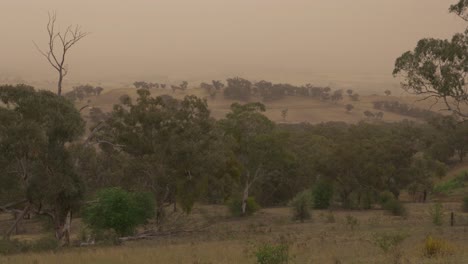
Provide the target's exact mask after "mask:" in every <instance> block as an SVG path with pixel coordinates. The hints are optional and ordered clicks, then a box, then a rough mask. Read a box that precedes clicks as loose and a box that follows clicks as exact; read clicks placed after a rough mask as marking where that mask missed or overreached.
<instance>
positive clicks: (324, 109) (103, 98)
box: [78, 88, 441, 123]
mask: <svg viewBox="0 0 468 264" xmlns="http://www.w3.org/2000/svg"><path fill="white" fill-rule="evenodd" d="M151 93H152V95H154V96H158V95H164V94H166V95H170V96H173V97H175V98H179V99H181V98H183V97H184V96H186V95H196V96H199V97H202V98H206V100H207V102H208V106H209V108H210V110H211V111H212V115H213V117H215V118H217V119H219V118H223V117H224V116H225V115H226V113H228V112H229V109H230V105H231V104H232V103H233V102H235V101H234V100H227V99H225V98H224V96H223V95H222V94H217V95H216V97H215V98H210V96H209V95H208V93H207V92H206V91H205V90H203V89H200V88H192V89H187V90H186V91H179V90H178V91H176V92H175V93H173V92H172V91H171V90H170V89H165V90H164V89H151ZM122 95H129V96H130V97H132V98H136V96H137V94H136V89H135V88H121V89H113V90H108V91H105V92H104V93H103V94H101V95H100V96H92V97H89V98H86V99H85V100H83V101H82V102H80V103H78V106H79V107H80V106H83V105H86V104H89V105H91V106H94V107H99V108H101V109H102V110H103V111H106V112H107V111H111V110H112V107H113V105H114V104H116V103H118V101H119V98H120V97H121V96H122ZM88 100H89V101H90V102H89V103H87V101H88ZM382 100H397V101H400V102H404V103H407V104H409V105H412V106H416V107H420V108H424V109H429V107H430V106H431V102H427V101H417V98H415V97H409V96H408V97H403V96H399V97H394V96H385V95H376V94H375V95H362V96H361V97H360V100H359V101H356V102H355V101H351V100H350V99H349V98H348V96H346V95H345V96H344V99H343V100H342V101H339V102H338V103H333V102H328V101H327V102H324V101H320V100H318V99H313V98H309V97H301V96H286V97H284V98H283V99H280V100H275V101H269V102H263V103H264V104H265V105H266V108H267V111H266V113H265V114H266V115H267V116H268V117H269V118H270V119H271V120H273V121H275V122H281V123H299V122H309V123H321V122H328V121H343V122H348V123H356V122H359V121H361V120H365V119H366V117H365V115H364V112H365V111H370V112H373V113H376V112H378V111H379V110H377V109H374V107H373V102H375V101H382ZM251 101H261V100H260V98H258V100H255V98H252V99H251ZM347 104H352V105H353V107H354V108H353V110H352V111H350V112H349V113H348V112H347V111H346V109H345V106H346V105H347ZM440 108H441V107H436V106H435V107H433V109H434V111H436V110H438V109H440ZM284 109H288V112H287V116H286V118H285V119H283V117H282V114H281V113H282V110H284ZM382 112H383V113H384V115H383V119H382V120H384V121H387V122H397V121H401V120H404V119H408V120H413V121H421V120H419V119H416V118H412V117H408V116H404V115H400V114H397V113H392V112H387V111H382Z"/></svg>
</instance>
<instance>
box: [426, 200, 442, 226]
mask: <svg viewBox="0 0 468 264" xmlns="http://www.w3.org/2000/svg"><path fill="white" fill-rule="evenodd" d="M429 214H430V215H431V219H432V223H433V224H434V225H436V226H441V225H442V224H443V218H444V209H443V207H442V204H440V203H436V204H434V205H432V206H431V207H430V208H429Z"/></svg>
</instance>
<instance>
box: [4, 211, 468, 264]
mask: <svg viewBox="0 0 468 264" xmlns="http://www.w3.org/2000/svg"><path fill="white" fill-rule="evenodd" d="M429 206H430V205H429V204H408V209H409V212H410V215H409V217H408V218H407V219H403V218H400V217H393V216H389V215H386V214H385V213H384V212H383V211H381V210H371V211H335V212H333V214H334V217H335V219H336V222H335V223H327V220H326V218H327V215H328V212H327V211H314V212H313V219H312V220H311V221H309V222H306V223H303V224H301V223H297V222H293V221H292V220H291V215H290V209H289V208H270V209H263V210H262V211H260V212H259V213H258V214H257V215H255V216H253V217H251V218H247V219H232V218H228V217H226V216H225V210H224V208H222V207H216V206H199V207H197V210H196V212H195V213H194V215H193V216H190V217H189V218H191V219H192V220H193V219H197V221H201V219H202V218H203V217H202V216H201V214H202V213H201V212H202V211H201V210H202V209H203V211H209V212H211V214H210V217H217V219H218V222H217V223H216V224H215V225H212V226H210V227H209V228H207V229H205V230H203V231H200V232H194V233H184V234H179V235H174V236H165V237H161V238H159V239H155V240H148V241H137V242H129V243H126V244H124V245H122V246H116V247H107V248H106V247H90V248H73V249H68V250H63V251H60V252H58V253H41V254H24V255H17V256H8V257H3V258H0V263H38V264H39V263H61V264H62V263H63V264H68V263H70V264H71V263H191V264H194V263H198V264H200V263H206V264H207V263H254V258H253V252H254V250H255V247H256V246H257V245H260V244H262V243H266V242H272V243H275V242H279V241H285V242H287V243H288V244H289V245H290V253H291V255H292V256H293V262H292V263H415V264H416V263H417V264H419V263H468V251H466V250H464V249H466V248H468V226H467V225H468V222H466V223H457V226H455V227H449V226H447V225H446V224H445V225H444V226H442V227H434V226H433V225H432V223H431V220H430V217H429V216H428V213H427V212H428V208H429ZM444 207H445V208H446V210H451V209H453V210H455V209H457V208H459V204H455V203H448V204H444ZM456 214H457V215H460V216H461V215H462V213H460V212H458V211H457V213H456ZM348 215H352V216H353V217H355V218H356V219H357V220H358V222H359V224H358V225H357V226H356V227H355V228H354V229H351V228H350V227H349V226H348V225H346V217H347V216H348ZM462 216H464V217H465V219H467V217H468V215H466V214H465V215H462ZM186 220H187V221H189V219H186ZM445 223H447V221H446V222H445ZM462 224H464V225H462ZM75 230H77V227H76V226H75ZM381 232H404V233H407V234H408V235H409V237H408V238H407V239H406V240H405V241H404V242H403V243H402V245H401V258H399V261H400V262H395V255H393V254H385V253H383V251H382V250H380V249H379V248H378V247H377V246H376V245H375V244H374V240H373V238H374V236H375V234H376V233H381ZM429 235H431V236H432V237H437V238H441V239H444V240H446V241H448V242H450V243H451V244H453V245H454V246H455V250H454V254H453V255H450V256H444V257H442V258H437V259H428V258H425V257H424V256H423V251H422V250H423V246H424V240H425V238H426V237H427V236H429ZM339 261H341V262H339Z"/></svg>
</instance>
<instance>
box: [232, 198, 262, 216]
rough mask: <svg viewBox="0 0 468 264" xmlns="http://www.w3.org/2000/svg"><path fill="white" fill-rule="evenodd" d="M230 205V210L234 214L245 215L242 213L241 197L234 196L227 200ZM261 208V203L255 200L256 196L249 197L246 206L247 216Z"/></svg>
mask: <svg viewBox="0 0 468 264" xmlns="http://www.w3.org/2000/svg"><path fill="white" fill-rule="evenodd" d="M227 205H228V207H229V211H230V212H231V215H232V216H236V217H239V216H244V215H243V214H242V199H240V198H233V199H230V200H229V201H228V202H227ZM258 210H260V205H258V203H257V202H256V201H255V198H254V197H249V198H247V204H246V208H245V216H250V215H253V214H254V213H255V212H257V211H258Z"/></svg>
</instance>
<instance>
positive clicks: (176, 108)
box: [97, 89, 224, 219]
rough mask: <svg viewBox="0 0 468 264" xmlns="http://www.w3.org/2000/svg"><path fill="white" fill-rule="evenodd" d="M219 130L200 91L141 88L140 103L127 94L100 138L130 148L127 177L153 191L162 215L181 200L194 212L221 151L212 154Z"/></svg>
mask: <svg viewBox="0 0 468 264" xmlns="http://www.w3.org/2000/svg"><path fill="white" fill-rule="evenodd" d="M215 131H216V130H215V129H214V120H213V119H212V118H210V112H209V110H208V107H207V104H206V101H204V100H202V99H199V98H197V97H195V96H186V97H185V98H184V99H183V100H176V99H174V98H172V97H170V96H164V97H152V96H151V95H150V92H149V91H148V90H143V89H142V90H138V99H137V101H136V103H133V102H132V100H131V99H130V98H129V97H124V98H122V99H121V104H119V105H115V106H114V111H113V112H112V114H111V117H110V118H109V119H108V120H107V121H106V126H105V127H104V128H103V132H102V133H101V134H100V135H99V137H98V139H97V140H98V141H102V142H111V144H110V146H113V147H114V148H117V149H121V150H122V151H123V152H124V153H125V155H126V156H127V157H128V158H129V162H128V164H129V167H128V168H127V169H126V172H125V174H126V175H127V176H125V178H126V181H125V182H127V184H129V185H130V186H134V187H135V188H140V189H143V190H147V191H151V192H153V194H154V195H155V198H156V202H157V208H158V210H157V216H158V219H161V217H160V216H162V215H163V210H164V207H166V206H168V205H169V204H173V205H174V207H175V205H176V201H177V202H178V203H179V204H180V205H181V206H182V209H183V210H184V211H185V212H187V213H188V212H190V210H191V208H192V206H193V204H194V202H195V200H196V199H197V198H198V197H199V195H200V193H201V192H202V189H203V188H204V187H205V183H206V181H207V177H209V176H210V174H209V171H210V170H209V169H210V168H209V166H212V165H213V167H215V165H216V162H215V161H216V158H217V157H214V156H213V155H212V154H211V152H213V153H216V151H214V150H213V148H214V146H215V144H213V142H217V140H216V138H217V134H216V133H214V132H215ZM101 146H102V147H107V146H109V144H101ZM218 153H219V152H218ZM211 158H212V159H211ZM221 158H224V157H221ZM218 161H219V160H218ZM220 164H222V163H221V162H220ZM223 165H224V164H223Z"/></svg>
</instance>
